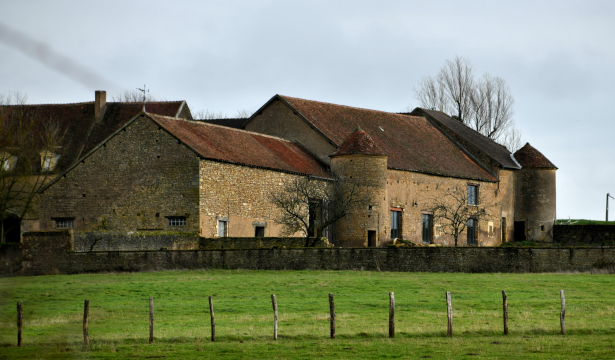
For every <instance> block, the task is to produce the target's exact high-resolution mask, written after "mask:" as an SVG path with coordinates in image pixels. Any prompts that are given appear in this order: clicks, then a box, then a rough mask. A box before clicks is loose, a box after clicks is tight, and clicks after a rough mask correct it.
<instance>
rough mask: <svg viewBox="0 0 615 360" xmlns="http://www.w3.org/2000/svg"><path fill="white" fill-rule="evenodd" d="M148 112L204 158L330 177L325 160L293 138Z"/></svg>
mask: <svg viewBox="0 0 615 360" xmlns="http://www.w3.org/2000/svg"><path fill="white" fill-rule="evenodd" d="M147 115H148V116H149V117H150V118H152V119H153V120H154V121H155V122H156V123H158V124H159V125H160V126H162V127H163V128H164V129H166V130H167V131H168V132H169V133H171V134H172V135H174V136H175V137H177V138H178V139H179V140H180V141H182V142H183V143H184V144H186V145H188V146H189V147H190V148H192V149H193V150H194V151H195V152H197V153H198V154H199V155H201V156H202V157H203V158H205V159H210V160H217V161H224V162H230V163H235V164H242V165H249V166H256V167H262V168H267V169H273V170H281V171H285V172H291V173H298V174H306V175H314V176H321V177H331V176H330V174H329V172H328V170H327V167H326V166H325V165H324V164H322V163H321V162H319V161H318V160H317V159H316V158H315V157H314V156H312V155H311V154H310V153H309V152H308V151H307V150H305V149H304V148H303V147H301V146H300V145H298V144H295V143H292V142H290V141H287V140H284V139H280V138H277V137H273V136H268V135H262V134H257V133H253V132H249V131H245V130H239V129H233V128H229V127H225V126H219V125H212V124H208V123H207V122H203V121H189V120H178V119H176V118H171V117H166V116H159V115H154V114H147Z"/></svg>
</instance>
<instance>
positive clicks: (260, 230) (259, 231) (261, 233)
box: [254, 226, 265, 237]
mask: <svg viewBox="0 0 615 360" xmlns="http://www.w3.org/2000/svg"><path fill="white" fill-rule="evenodd" d="M254 237H265V227H264V226H255V227H254Z"/></svg>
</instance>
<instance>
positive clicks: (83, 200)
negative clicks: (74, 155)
mask: <svg viewBox="0 0 615 360" xmlns="http://www.w3.org/2000/svg"><path fill="white" fill-rule="evenodd" d="M199 161H200V159H199V157H198V156H197V155H196V154H195V153H194V152H192V151H191V150H190V149H188V148H187V147H186V146H185V145H183V144H181V143H179V141H178V140H176V139H175V138H174V137H173V136H171V135H170V134H169V133H167V132H166V131H164V130H163V129H162V128H160V127H158V126H157V125H156V124H155V123H154V122H152V121H150V120H149V119H146V118H145V117H143V116H141V117H139V118H137V119H136V120H135V121H134V122H133V123H132V124H130V125H129V126H127V127H126V128H125V129H124V130H120V131H119V132H118V133H117V134H116V135H115V136H114V137H113V138H111V139H110V140H109V141H108V142H106V143H105V144H103V145H102V146H101V147H100V148H98V149H97V150H96V151H94V152H93V153H91V154H90V156H88V157H86V158H84V159H83V161H82V162H81V163H79V164H77V165H76V166H75V167H74V168H73V169H72V170H71V171H69V172H68V173H66V175H65V176H63V177H61V178H59V179H58V180H57V182H56V183H55V184H53V186H50V187H49V188H47V189H46V190H45V193H44V196H43V199H42V203H41V216H40V219H41V228H42V229H54V228H55V219H57V218H73V219H74V229H75V230H76V231H92V230H123V231H131V230H132V231H134V230H137V229H143V230H166V229H168V228H169V225H168V217H169V216H185V217H186V225H185V226H177V227H173V229H177V230H178V231H195V232H197V231H198V229H199V178H198V174H199V171H198V169H199Z"/></svg>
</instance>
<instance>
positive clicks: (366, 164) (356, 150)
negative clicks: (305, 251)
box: [330, 127, 390, 247]
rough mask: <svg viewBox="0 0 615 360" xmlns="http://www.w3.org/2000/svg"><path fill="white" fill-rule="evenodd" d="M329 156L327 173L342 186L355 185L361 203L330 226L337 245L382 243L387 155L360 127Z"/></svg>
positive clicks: (384, 228) (386, 221)
mask: <svg viewBox="0 0 615 360" xmlns="http://www.w3.org/2000/svg"><path fill="white" fill-rule="evenodd" d="M330 157H331V171H332V172H333V174H335V175H336V176H337V177H338V178H339V179H340V181H341V182H343V183H345V184H347V185H346V186H355V187H356V190H357V194H358V196H359V198H360V199H361V200H363V201H362V202H361V203H359V204H358V205H356V206H355V207H354V208H353V209H351V211H349V214H348V215H347V216H345V217H344V218H342V219H340V220H338V221H337V222H336V223H335V225H334V234H335V242H336V244H337V245H338V246H347V247H364V246H382V245H384V244H385V240H386V239H387V237H386V224H387V223H388V222H390V219H389V218H388V208H387V207H386V204H387V202H386V196H387V160H388V157H387V155H386V154H385V153H384V152H383V151H382V150H381V149H380V148H378V147H377V146H376V144H374V141H373V139H372V138H371V136H369V134H367V133H366V132H365V131H363V130H361V128H359V127H357V130H355V132H353V133H352V134H351V135H350V136H349V137H348V138H347V139H346V140H344V142H343V143H342V145H341V146H340V148H339V149H338V150H337V151H336V152H335V153H334V154H332V155H330Z"/></svg>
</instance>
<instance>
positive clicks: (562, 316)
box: [559, 290, 566, 335]
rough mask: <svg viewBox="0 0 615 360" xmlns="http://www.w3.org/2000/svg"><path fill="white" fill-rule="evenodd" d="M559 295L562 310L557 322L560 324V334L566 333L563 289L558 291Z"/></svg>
mask: <svg viewBox="0 0 615 360" xmlns="http://www.w3.org/2000/svg"><path fill="white" fill-rule="evenodd" d="M559 296H560V298H561V301H562V311H561V313H560V315H559V323H560V325H561V326H562V335H566V321H565V317H566V297H565V296H564V290H560V291H559Z"/></svg>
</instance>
